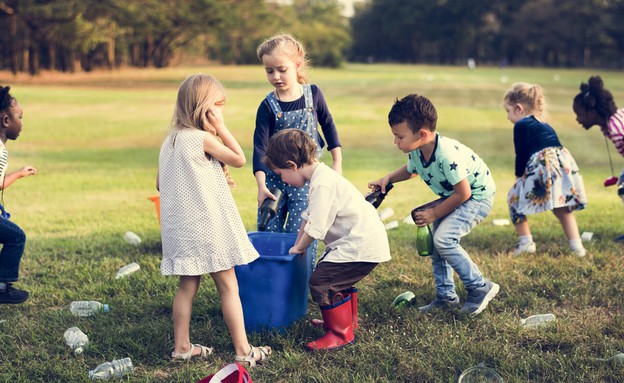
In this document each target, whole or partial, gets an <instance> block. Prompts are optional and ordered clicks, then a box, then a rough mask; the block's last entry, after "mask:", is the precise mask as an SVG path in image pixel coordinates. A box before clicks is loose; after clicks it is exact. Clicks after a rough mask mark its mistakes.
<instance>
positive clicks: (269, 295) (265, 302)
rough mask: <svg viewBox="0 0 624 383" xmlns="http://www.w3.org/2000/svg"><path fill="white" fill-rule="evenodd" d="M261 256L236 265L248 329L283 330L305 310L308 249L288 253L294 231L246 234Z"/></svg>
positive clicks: (310, 264) (310, 263) (305, 311)
mask: <svg viewBox="0 0 624 383" xmlns="http://www.w3.org/2000/svg"><path fill="white" fill-rule="evenodd" d="M248 236H249V239H250V241H251V243H252V244H253V246H254V247H255V248H256V250H257V251H258V253H259V254H260V258H258V259H256V260H255V261H253V262H251V263H249V264H247V265H241V266H236V267H235V268H234V271H235V272H236V278H237V279H238V289H239V295H240V298H241V303H242V305H243V314H244V316H245V328H246V329H247V331H260V330H272V329H278V330H280V331H282V330H284V329H285V328H286V327H288V325H290V324H291V323H293V322H294V321H296V320H298V319H300V318H301V317H304V316H305V315H306V313H307V310H308V291H309V287H308V281H309V279H310V273H311V267H312V260H313V257H312V252H311V250H310V248H308V250H307V251H306V253H305V254H298V255H290V254H288V250H289V249H290V248H291V247H292V246H293V245H294V244H295V240H296V239H297V234H296V233H270V232H260V231H254V232H250V233H248Z"/></svg>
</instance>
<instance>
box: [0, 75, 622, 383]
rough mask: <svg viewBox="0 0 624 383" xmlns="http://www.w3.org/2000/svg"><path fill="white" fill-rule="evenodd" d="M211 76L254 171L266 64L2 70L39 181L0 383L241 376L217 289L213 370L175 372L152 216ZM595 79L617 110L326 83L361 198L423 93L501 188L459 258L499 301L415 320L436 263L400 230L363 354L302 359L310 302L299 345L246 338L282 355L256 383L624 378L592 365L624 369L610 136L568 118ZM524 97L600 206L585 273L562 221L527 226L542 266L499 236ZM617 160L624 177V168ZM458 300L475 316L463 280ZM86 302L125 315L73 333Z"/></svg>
mask: <svg viewBox="0 0 624 383" xmlns="http://www.w3.org/2000/svg"><path fill="white" fill-rule="evenodd" d="M198 71H204V72H207V73H210V74H212V75H214V76H216V77H217V78H219V79H220V80H221V81H222V82H223V83H224V85H225V87H226V89H227V92H228V104H227V106H226V108H225V109H224V116H225V120H226V122H227V124H228V127H229V128H230V129H231V130H232V132H233V134H234V136H235V137H236V138H237V139H238V140H239V142H240V143H241V145H242V147H243V148H244V150H245V153H246V155H247V158H248V159H249V158H250V157H251V148H252V136H253V134H252V130H253V121H254V117H255V112H256V110H257V106H258V104H259V102H260V101H261V100H262V98H263V97H264V96H265V95H266V93H267V92H268V90H269V89H270V88H271V86H270V85H269V84H268V83H267V82H266V79H265V77H264V74H263V71H262V68H261V66H260V65H258V64H256V65H254V66H237V67H224V66H217V65H214V66H207V67H176V68H165V69H159V70H156V69H150V68H148V69H142V70H138V69H125V70H118V71H94V72H90V73H76V74H73V75H70V74H64V73H57V74H53V75H47V76H41V77H35V78H33V77H30V76H28V75H26V74H18V75H17V76H13V75H12V74H11V73H8V72H0V83H1V84H9V85H11V86H12V94H13V95H14V96H15V97H17V99H18V100H19V101H20V103H21V104H22V105H23V107H24V111H25V113H24V130H23V131H22V134H21V135H20V137H19V139H18V140H17V141H10V142H8V143H7V148H8V151H9V153H10V157H9V160H10V162H9V163H10V169H17V168H18V167H20V166H22V165H25V164H31V165H33V166H36V167H37V168H38V173H37V175H36V176H34V177H28V178H25V179H22V180H20V181H18V182H16V183H15V184H13V185H12V186H11V187H10V188H8V189H7V190H6V191H5V192H4V197H3V198H4V202H5V204H4V205H5V206H6V207H7V209H8V210H9V211H10V212H11V213H12V220H13V221H14V222H16V223H18V224H19V225H20V226H21V227H22V228H23V229H24V231H25V232H26V235H27V237H28V240H27V246H26V251H25V254H24V257H23V260H22V267H21V269H20V281H19V283H18V284H16V287H22V288H25V289H26V290H28V291H30V292H31V298H30V299H29V300H28V301H27V302H25V303H24V304H21V305H14V306H11V305H0V320H2V321H5V322H0V382H12V383H26V382H42V381H45V382H63V383H74V382H85V381H87V380H88V378H87V373H88V371H89V370H90V369H93V368H95V367H96V366H97V365H98V364H100V363H102V362H104V361H108V360H111V359H115V358H121V357H126V356H128V357H131V358H132V360H133V362H134V364H135V366H136V369H135V371H134V372H133V373H132V375H130V376H129V377H127V378H123V379H118V380H116V381H128V382H145V383H148V382H150V383H153V382H163V383H164V382H167V383H178V382H180V383H188V382H195V381H198V380H199V379H200V378H202V377H205V376H207V375H208V374H210V373H213V372H215V371H217V370H218V369H219V368H220V367H221V366H223V365H224V364H225V363H229V362H232V361H233V354H234V350H233V347H232V345H231V340H230V337H229V335H228V333H227V330H226V327H225V324H224V322H223V320H222V316H221V308H220V304H219V299H218V294H217V291H216V288H215V286H214V284H213V283H212V282H211V281H210V278H208V277H206V278H204V280H203V282H202V286H201V287H200V291H199V293H198V296H197V298H196V300H195V304H194V307H193V314H192V319H191V339H192V340H193V341H195V342H200V343H202V344H207V345H211V346H214V347H215V349H216V353H215V355H214V356H213V357H212V358H211V359H209V360H208V361H207V362H201V361H191V362H188V363H176V362H172V361H170V359H169V356H170V353H171V351H172V347H173V339H172V331H173V330H172V321H171V315H172V313H171V302H172V299H173V296H174V294H175V292H176V290H177V279H176V278H175V277H164V276H162V275H161V274H160V271H159V265H160V257H161V249H160V246H161V244H160V230H159V226H158V221H157V218H156V212H155V210H154V205H153V204H152V203H151V202H150V201H148V200H147V197H148V196H151V195H154V194H156V191H155V186H154V184H155V177H156V171H157V162H158V152H159V148H160V144H161V143H162V139H163V137H164V134H165V132H166V129H167V124H168V122H169V120H170V118H171V115H172V113H173V105H174V100H175V96H176V91H177V87H178V86H179V84H180V82H181V81H182V80H183V79H184V78H185V76H187V75H188V74H189V73H193V72H198ZM595 74H600V75H601V76H602V78H603V79H604V81H605V85H606V86H607V87H608V88H609V89H610V90H611V91H613V94H614V98H615V100H616V102H618V103H619V104H620V106H622V105H621V104H622V103H624V101H623V100H624V78H623V77H622V75H621V74H620V73H618V72H610V71H600V72H599V73H596V71H593V70H592V71H589V70H549V69H534V68H502V69H499V68H478V70H474V71H470V70H468V69H467V68H465V67H451V66H421V65H419V66H415V65H405V66H403V65H390V64H383V65H382V64H375V65H363V64H345V65H344V67H343V68H341V69H336V70H334V69H332V70H330V69H321V68H315V69H314V70H313V71H312V75H313V77H314V79H315V83H317V84H319V86H321V87H322V89H323V93H324V94H325V97H326V98H327V101H328V105H329V107H330V109H331V111H332V114H333V117H334V120H335V121H336V123H337V126H338V129H339V133H340V138H341V142H342V144H343V150H344V155H343V156H344V162H343V167H344V175H345V177H347V178H348V179H349V180H350V181H351V182H352V183H353V184H354V185H355V186H356V187H357V188H358V189H359V190H361V191H362V193H365V192H366V191H367V188H366V184H367V182H368V181H370V180H372V179H376V178H378V177H380V176H382V175H383V174H385V173H386V172H388V171H390V170H393V169H396V168H398V167H399V166H400V165H402V164H404V163H405V160H406V159H405V155H404V154H403V153H400V152H399V151H398V150H397V149H396V148H395V146H394V145H393V142H392V140H393V138H392V135H391V132H390V131H389V128H388V126H387V113H388V110H389V109H390V106H391V104H392V102H393V100H394V99H395V98H397V97H401V96H404V95H406V94H408V93H412V92H418V93H422V94H424V95H426V96H427V97H429V98H431V99H432V101H433V102H434V104H435V105H436V107H437V109H438V112H439V116H440V120H439V124H438V129H439V131H440V132H441V133H442V134H446V135H448V136H450V137H453V138H456V139H458V140H459V141H461V142H463V143H465V144H466V145H468V146H470V147H471V148H473V149H475V151H476V152H477V153H479V155H480V156H481V157H483V158H484V159H485V161H486V162H487V163H488V165H489V167H490V169H491V170H492V173H493V175H494V178H495V181H496V184H497V188H498V192H497V194H496V200H495V204H494V208H493V210H492V212H491V213H490V215H489V216H488V218H487V219H486V220H485V221H484V222H482V223H481V224H480V225H478V226H477V227H476V228H475V229H474V230H473V231H472V232H471V233H470V234H469V235H468V236H466V237H465V238H463V239H462V244H463V246H464V247H465V248H466V249H467V251H468V252H469V254H470V255H471V257H472V258H473V259H474V261H475V262H476V264H477V265H478V266H479V268H480V269H481V270H482V271H483V272H484V273H485V275H486V276H487V277H489V278H492V279H493V280H494V281H496V282H498V283H499V284H500V285H501V292H500V293H499V295H498V296H497V297H496V298H495V299H494V300H493V301H492V303H491V304H490V306H488V308H487V309H486V310H485V311H484V312H483V313H482V314H480V315H479V316H477V317H465V316H462V315H460V314H458V313H457V312H435V313H432V314H430V315H423V314H420V313H419V312H418V311H417V310H416V307H414V306H416V305H420V304H424V303H427V302H428V301H429V300H431V299H432V298H433V297H434V294H435V291H434V287H433V282H432V275H431V264H430V262H429V261H428V259H427V258H422V257H418V256H417V255H416V254H415V252H416V249H415V246H414V234H415V233H414V227H413V226H411V225H407V224H403V223H400V225H399V227H398V228H397V229H395V230H391V231H389V232H388V234H389V240H390V247H391V252H392V257H393V259H392V260H391V261H389V262H387V263H384V264H382V265H380V266H379V267H378V268H376V269H375V270H374V271H373V272H372V274H371V275H370V276H368V277H367V278H365V279H364V280H363V281H362V282H361V283H360V284H358V286H359V288H360V291H361V295H360V313H361V315H362V324H361V326H360V328H359V329H358V330H356V337H357V340H356V343H355V344H354V345H353V346H350V347H346V348H344V349H342V350H339V351H336V352H331V353H309V352H307V351H304V349H303V345H304V344H305V343H306V342H307V341H309V340H311V339H314V338H315V337H317V336H319V335H320V333H321V330H320V329H318V328H312V327H310V326H309V325H308V323H307V320H309V319H311V318H315V317H318V315H319V312H318V308H317V307H316V306H315V305H314V304H310V305H309V310H308V311H309V314H308V315H307V317H306V318H305V319H302V320H301V321H298V322H296V323H294V324H293V326H291V327H290V328H289V329H288V330H287V331H286V332H285V333H282V334H278V333H271V332H260V333H254V334H250V341H251V342H252V343H253V344H268V345H270V346H272V347H273V349H274V350H275V352H274V355H273V357H272V358H271V360H270V361H269V362H268V364H267V365H266V366H263V367H259V368H256V369H253V370H251V376H252V378H253V380H254V382H267V383H269V382H270V383H275V382H322V383H336V382H348V383H369V382H371V383H372V382H382V383H390V382H392V383H396V382H456V381H457V378H458V376H459V375H460V374H461V372H462V371H463V370H465V369H467V368H468V367H470V366H474V365H476V364H478V363H481V362H483V363H485V364H486V365H487V366H489V367H492V368H494V369H495V370H497V371H498V372H499V373H500V374H501V375H502V376H503V378H504V380H505V382H507V383H521V382H522V383H524V382H540V383H541V382H546V383H549V382H553V383H554V382H579V381H580V382H618V381H621V380H622V379H621V377H622V371H623V370H622V365H621V364H620V365H618V364H611V363H604V362H601V361H598V360H596V359H595V358H606V357H609V356H612V355H614V354H617V353H618V352H624V320H623V319H622V315H621V308H622V307H623V305H624V296H623V295H622V289H623V288H624V285H623V281H622V271H621V270H622V268H621V255H622V252H623V248H622V245H621V244H618V243H615V242H613V241H612V239H613V238H614V237H616V236H617V235H620V234H622V233H623V231H624V227H623V226H622V222H623V220H622V217H623V215H624V207H623V206H622V203H621V202H620V200H619V198H618V197H617V195H616V192H615V190H614V189H613V188H605V187H603V186H602V181H603V179H604V178H606V177H607V176H610V175H611V174H610V173H611V170H610V166H609V159H608V156H607V154H606V153H605V142H604V139H603V137H602V135H601V134H600V132H599V130H597V128H592V129H591V130H589V131H585V130H583V129H582V128H580V127H579V126H578V124H577V123H576V122H575V121H574V115H573V113H572V110H571V103H572V98H573V97H574V95H575V94H576V93H577V91H578V85H579V84H580V82H581V81H586V80H587V78H588V77H589V76H590V75H595ZM517 81H528V82H537V83H540V84H541V85H542V86H543V87H544V89H545V91H546V94H547V96H548V98H549V105H550V107H549V112H550V122H551V123H552V125H553V126H554V127H555V129H556V130H557V132H558V135H559V138H560V139H561V141H562V142H563V143H564V145H565V146H566V147H567V148H568V149H569V150H570V151H571V152H572V153H573V155H574V157H575V159H576V161H577V162H578V164H579V166H580V168H581V171H582V174H583V177H584V180H585V187H586V190H587V193H588V197H589V205H588V208H587V209H585V210H583V211H580V212H576V213H575V216H576V217H577V220H578V223H579V227H580V230H581V231H591V232H593V233H594V240H593V241H592V242H590V243H586V247H587V248H588V250H589V254H588V256H587V257H585V258H577V257H574V256H572V255H571V254H570V253H569V251H568V244H567V241H566V240H565V238H564V235H563V232H562V230H561V227H560V225H559V224H558V222H557V220H556V218H555V217H554V216H553V215H552V214H538V215H536V216H532V217H531V218H530V222H531V228H532V230H533V235H534V238H535V240H536V242H537V245H538V252H537V253H536V254H535V255H529V256H522V257H514V256H513V255H512V254H513V245H514V244H515V241H516V235H515V233H514V230H513V228H512V227H511V226H494V225H493V224H492V220H493V219H496V218H506V217H507V214H508V213H507V205H506V202H505V197H506V192H507V190H508V189H509V187H510V186H511V184H512V182H513V180H514V175H513V160H514V159H513V139H512V132H511V131H512V126H511V124H510V123H509V122H508V121H507V120H506V117H505V112H504V111H503V109H502V106H501V98H502V96H503V94H504V92H505V91H506V90H507V89H508V87H509V86H510V83H512V82H517ZM612 149H613V148H612V147H611V156H612V159H613V165H614V167H615V168H616V169H622V168H624V158H622V157H621V156H618V155H615V154H614V153H615V151H614V150H612ZM328 157H330V156H328V155H325V156H324V157H323V159H324V160H328V159H329V158H328ZM249 162H250V161H248V164H247V165H246V166H245V167H243V168H242V169H231V171H232V176H233V177H234V179H235V180H236V182H237V183H238V186H237V187H236V188H235V189H233V190H232V192H233V195H234V198H235V200H236V202H237V205H238V208H239V210H240V212H241V216H242V217H243V221H244V223H245V226H246V227H247V229H248V230H254V229H255V214H256V209H257V205H256V185H255V179H254V178H253V176H252V175H251V165H250V163H249ZM434 198H435V196H433V195H432V193H431V192H430V191H429V190H428V188H427V187H426V186H425V185H424V183H422V182H421V181H420V180H418V179H415V180H411V181H407V182H403V183H400V184H397V185H395V187H394V189H393V190H392V191H391V192H390V194H389V195H388V197H387V198H386V199H385V200H384V202H383V204H382V206H381V208H385V207H391V208H392V209H393V210H394V211H395V216H393V217H392V218H391V219H397V220H399V222H401V221H402V219H403V218H404V217H406V216H407V215H408V214H409V212H410V210H411V208H413V207H414V206H417V205H420V204H422V203H424V202H427V201H429V200H431V199H434ZM128 230H131V231H133V232H135V233H137V234H138V235H139V236H140V237H141V238H142V239H143V242H142V243H141V245H139V246H137V247H134V246H131V245H128V244H126V243H124V242H123V239H122V237H123V234H124V232H126V231H128ZM133 261H134V262H137V263H139V264H140V265H141V270H140V271H139V272H137V273H135V274H132V275H131V276H130V277H128V278H125V279H120V280H115V279H114V275H115V272H116V271H117V269H118V268H119V267H121V266H123V265H125V264H127V263H130V262H133ZM247 282H248V284H251V285H253V281H247ZM457 285H458V292H459V294H460V296H461V298H462V299H465V291H464V289H463V286H462V285H461V282H459V281H457ZM407 290H410V291H412V292H414V293H415V295H416V302H415V305H414V306H409V307H406V308H404V309H403V310H394V309H393V308H391V307H390V304H391V302H392V300H393V299H394V297H395V296H397V295H398V294H400V293H402V292H404V291H407ZM80 299H94V300H99V301H102V302H104V303H108V304H109V305H110V307H111V311H110V312H109V313H107V314H104V315H101V316H97V317H93V318H77V317H73V316H71V314H70V313H69V304H70V302H71V301H72V300H80ZM546 312H552V313H554V314H555V315H556V316H557V320H556V321H555V323H554V324H553V325H552V326H548V327H545V328H542V329H533V330H531V329H524V328H522V327H521V326H520V323H519V320H520V318H524V317H527V316H529V315H531V314H537V313H546ZM72 326H78V327H79V328H81V329H82V330H83V331H84V332H85V333H86V334H87V335H88V336H89V338H90V339H91V341H92V343H91V346H90V348H89V349H88V350H87V351H86V352H85V353H84V354H82V355H80V356H75V355H74V354H73V353H72V352H71V350H70V349H69V348H68V347H67V346H66V345H65V344H64V341H63V332H64V331H65V330H66V329H67V328H69V327H72Z"/></svg>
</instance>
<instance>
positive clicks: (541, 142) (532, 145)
mask: <svg viewBox="0 0 624 383" xmlns="http://www.w3.org/2000/svg"><path fill="white" fill-rule="evenodd" d="M545 104H546V102H545V99H544V93H543V91H542V88H541V87H540V86H539V85H536V84H535V85H532V84H526V83H518V84H514V86H513V87H512V88H511V90H509V91H508V92H507V94H505V97H504V107H505V110H506V111H507V118H508V119H509V121H511V122H512V123H513V124H514V130H513V132H514V133H513V134H514V147H515V149H516V177H517V179H516V182H515V183H514V184H513V186H512V187H511V190H509V194H508V195H507V203H508V204H509V214H510V216H511V221H512V222H513V224H514V226H515V228H516V233H517V234H518V237H519V240H518V244H517V245H516V249H515V251H514V254H515V255H520V254H522V253H535V243H534V242H533V237H532V236H531V229H530V228H529V222H528V221H527V217H526V216H527V214H535V213H540V212H543V211H548V210H552V212H553V213H554V214H555V216H556V217H557V219H559V222H560V223H561V227H562V228H563V232H564V233H565V235H566V237H567V238H568V241H569V243H570V249H571V250H572V254H574V255H577V256H579V257H584V256H585V254H586V253H587V251H586V250H585V248H584V247H583V243H582V242H581V237H580V235H579V230H578V226H577V224H576V219H575V218H574V214H573V213H572V211H573V210H580V209H584V208H585V205H586V204H587V197H586V196H585V187H584V186H583V178H582V177H581V173H580V172H579V168H578V166H577V165H576V161H574V158H573V157H572V155H571V154H570V152H569V151H568V150H567V149H566V148H564V147H563V146H562V145H561V143H560V142H559V138H558V137H557V133H556V132H555V130H554V129H553V128H552V127H551V126H550V125H548V124H546V123H544V122H541V121H540V120H539V118H542V114H543V112H544V110H545Z"/></svg>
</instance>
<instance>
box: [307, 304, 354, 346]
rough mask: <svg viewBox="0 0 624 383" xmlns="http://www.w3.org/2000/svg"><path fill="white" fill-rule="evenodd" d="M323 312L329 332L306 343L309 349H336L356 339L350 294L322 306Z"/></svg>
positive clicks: (325, 325)
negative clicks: (329, 304) (340, 299)
mask: <svg viewBox="0 0 624 383" xmlns="http://www.w3.org/2000/svg"><path fill="white" fill-rule="evenodd" d="M321 314H323V320H324V322H325V324H324V327H325V328H326V330H327V332H325V335H323V336H322V337H320V338H318V339H317V340H315V341H312V342H309V343H308V344H306V348H307V349H308V350H312V351H319V350H327V351H329V350H336V349H339V348H341V347H343V346H346V345H348V344H349V343H352V342H353V341H354V340H355V336H354V335H353V319H352V312H351V297H350V296H347V297H346V298H345V299H343V300H342V301H340V302H338V303H335V304H333V305H331V306H321Z"/></svg>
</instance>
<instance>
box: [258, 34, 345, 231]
mask: <svg viewBox="0 0 624 383" xmlns="http://www.w3.org/2000/svg"><path fill="white" fill-rule="evenodd" d="M258 58H259V59H260V60H261V61H262V63H263V65H264V69H265V71H266V76H267V80H268V81H269V83H270V84H271V85H272V86H273V87H275V90H274V91H272V92H271V93H269V94H268V95H267V96H266V98H265V99H264V100H263V101H262V103H261V104H260V107H259V108H258V112H257V114H256V129H255V132H254V151H253V172H254V176H255V177H256V183H257V184H258V206H259V205H260V204H262V201H264V200H265V199H266V198H267V197H268V198H271V199H276V198H275V196H274V195H273V194H272V193H271V192H270V191H269V190H270V189H271V188H274V187H275V188H278V189H280V190H281V191H282V199H281V202H280V204H279V206H278V207H277V214H276V215H275V217H274V218H273V219H272V220H271V221H269V223H268V224H267V228H266V230H267V231H273V232H287V233H293V232H297V231H298V230H299V228H300V226H301V222H302V221H301V213H302V212H303V211H305V210H306V209H307V207H308V184H307V183H306V184H305V185H303V186H302V187H293V186H289V185H287V184H285V183H284V182H282V180H281V179H280V177H279V176H278V175H276V174H275V173H274V172H272V171H271V170H270V169H268V168H267V167H266V165H265V164H264V163H263V162H262V160H263V157H264V154H265V151H266V147H267V143H268V141H269V138H270V137H271V136H273V134H275V133H276V132H278V131H280V130H282V129H287V128H295V129H301V130H304V131H305V132H307V133H308V134H309V135H310V136H311V137H312V139H313V140H314V141H315V143H316V145H317V152H316V153H317V156H318V157H320V156H321V153H322V151H323V147H324V146H325V142H324V140H323V138H322V137H321V135H320V133H319V131H318V125H319V124H320V126H321V130H322V131H323V136H324V138H325V140H326V141H327V149H328V150H329V152H330V153H331V155H332V157H333V162H332V165H331V168H332V169H334V170H335V171H337V172H338V173H342V152H341V148H340V140H339V139H338V132H337V130H336V125H335V124H334V121H333V119H332V115H331V113H330V112H329V109H328V107H327V103H326V102H325V98H324V97H323V94H322V93H321V90H320V88H319V87H318V86H316V85H313V84H308V83H307V82H308V77H307V74H306V67H307V59H306V54H305V50H304V48H303V46H302V44H301V43H300V42H299V41H297V40H296V39H295V38H294V37H292V36H290V35H276V36H273V37H271V38H269V39H267V40H266V41H265V42H263V43H262V44H261V45H260V46H259V47H258ZM258 219H260V214H258Z"/></svg>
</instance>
